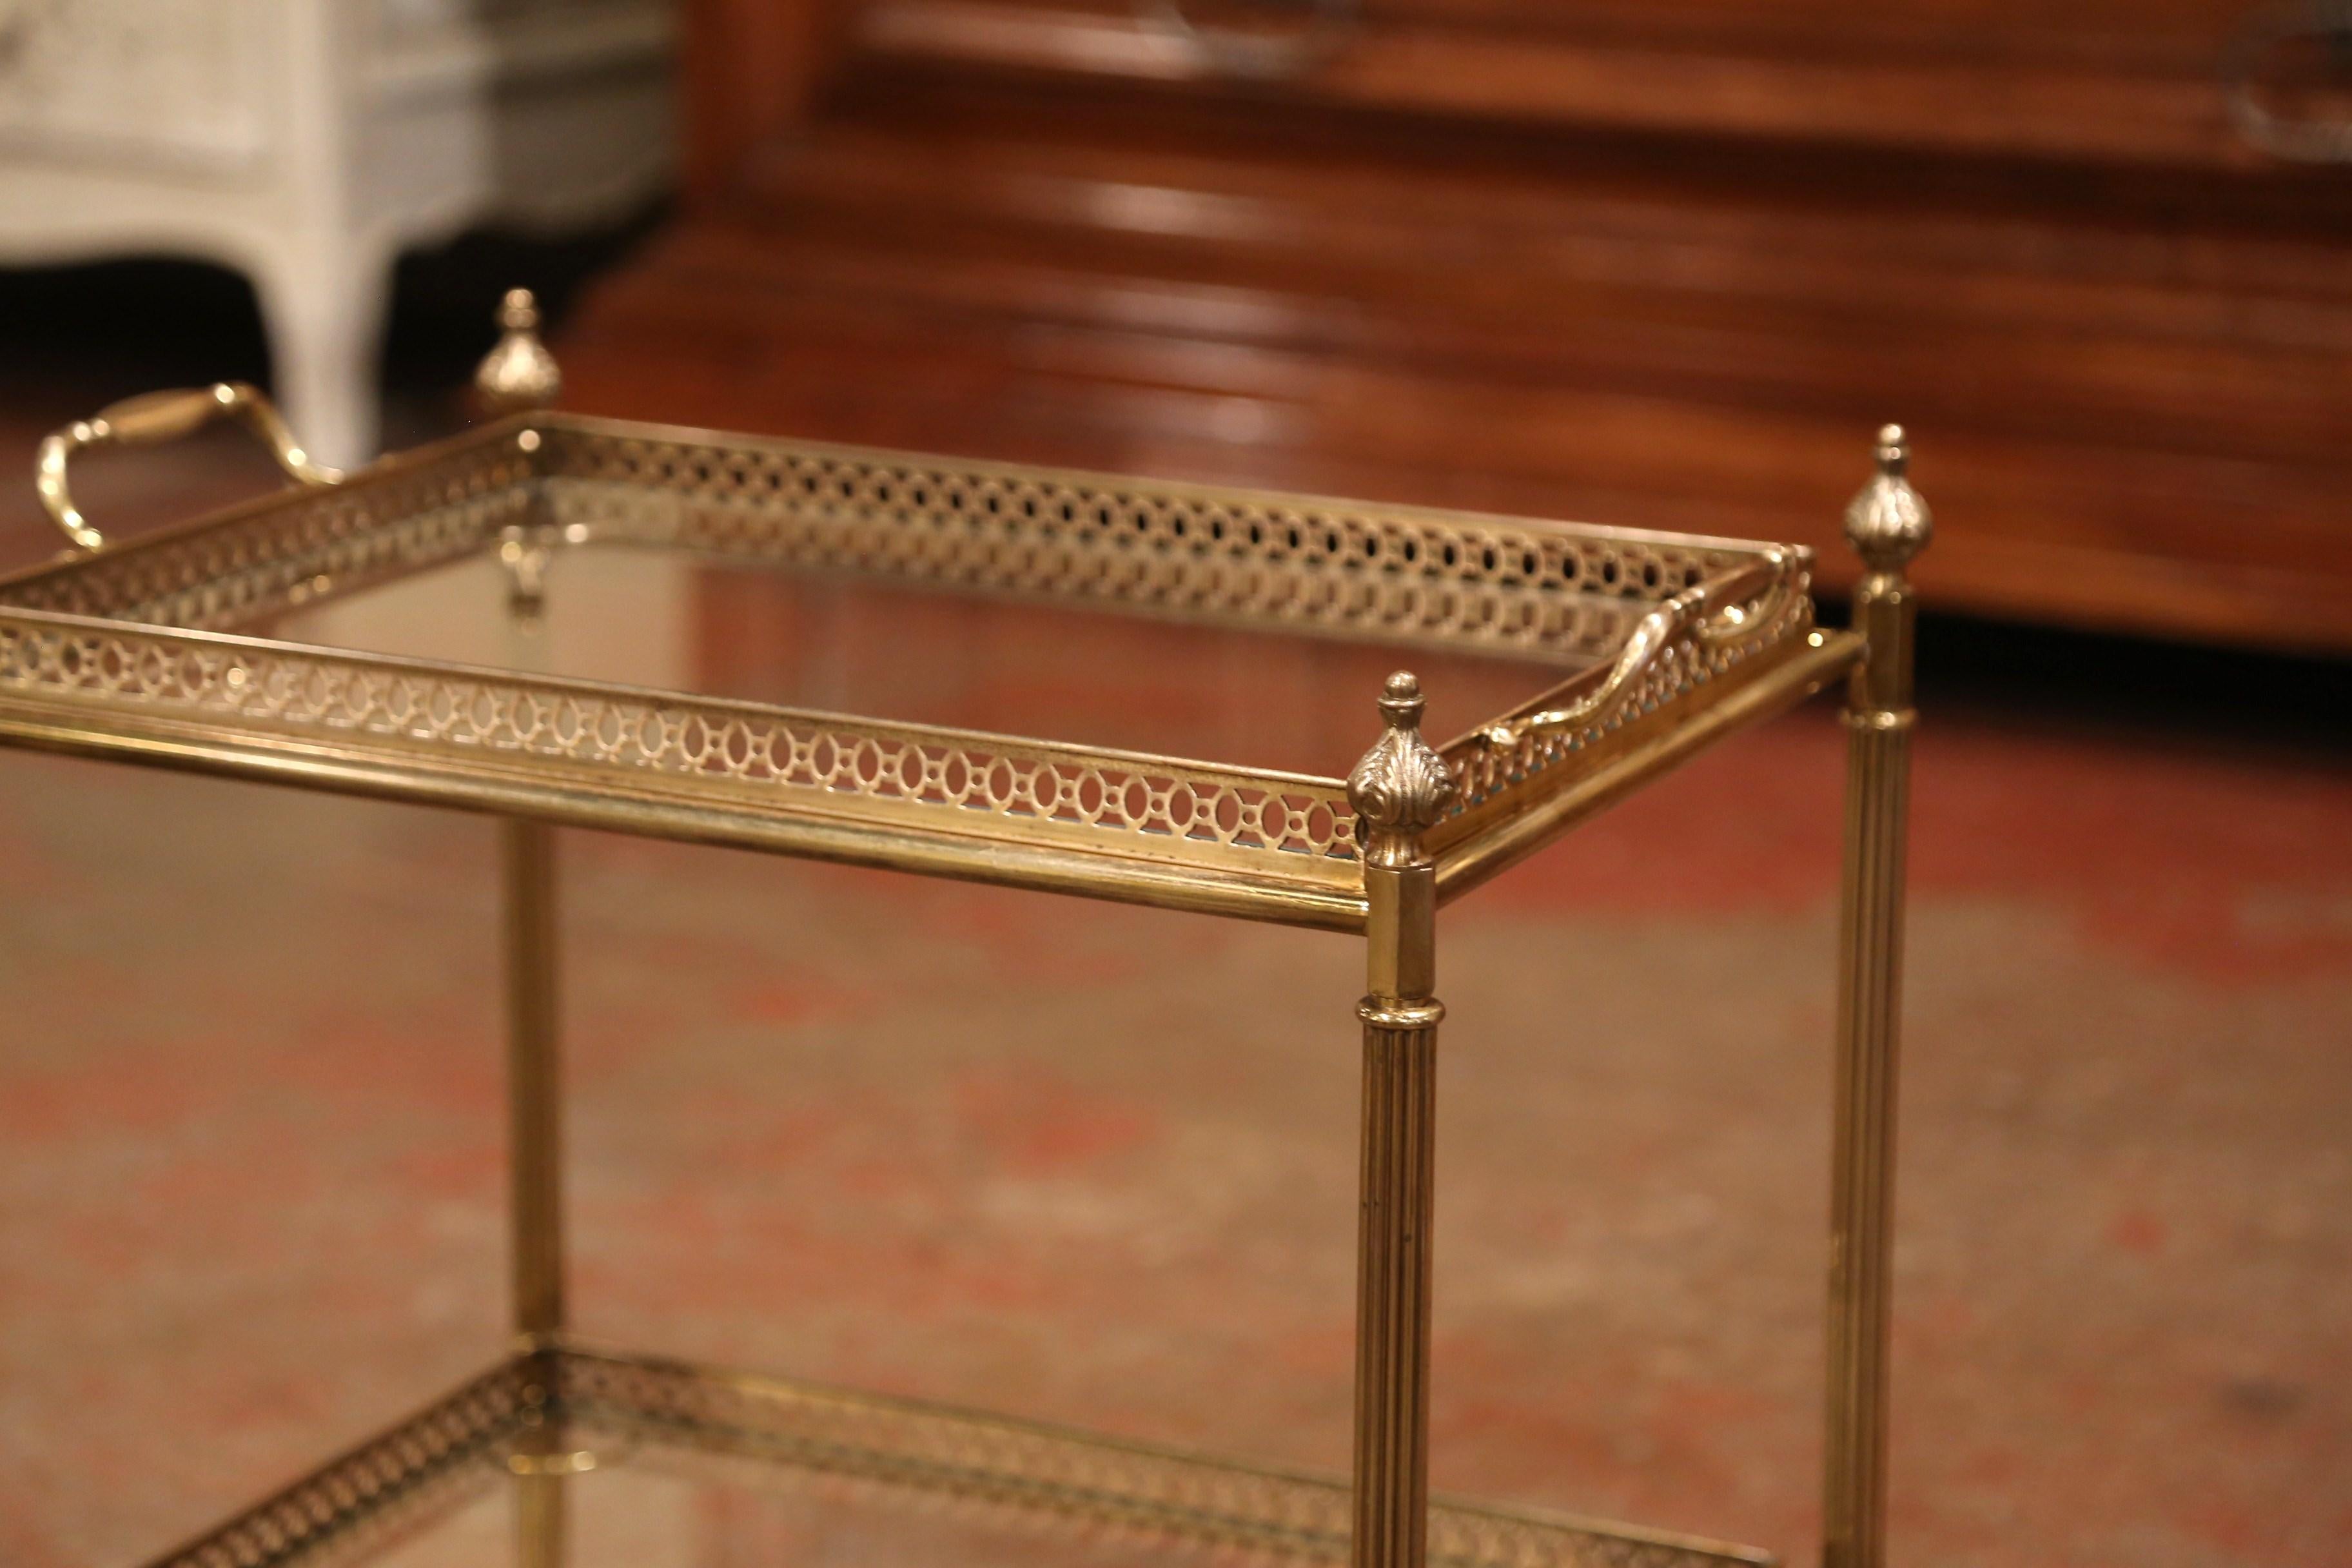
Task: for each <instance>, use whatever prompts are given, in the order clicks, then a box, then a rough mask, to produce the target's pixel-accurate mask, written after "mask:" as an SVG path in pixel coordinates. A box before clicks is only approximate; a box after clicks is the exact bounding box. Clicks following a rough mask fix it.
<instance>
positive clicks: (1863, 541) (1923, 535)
mask: <svg viewBox="0 0 2352 1568" xmlns="http://www.w3.org/2000/svg"><path fill="white" fill-rule="evenodd" d="M1910 468H1911V440H1910V437H1907V436H1906V435H1905V434H1904V433H1903V426H1900V425H1889V426H1885V427H1883V428H1882V429H1880V431H1879V432H1878V473H1877V474H1876V476H1875V477H1874V478H1873V479H1871V481H1870V482H1869V483H1868V484H1866V485H1864V486H1863V487H1862V489H1861V491H1860V493H1858V494H1857V495H1855V497H1854V498H1853V502H1852V503H1851V504H1849V505H1848V506H1847V507H1846V509H1845V536H1846V539H1847V540H1848V541H1849V542H1851V543H1852V544H1853V548H1854V552H1855V553H1856V554H1858V555H1860V556H1861V557H1862V559H1863V561H1864V563H1865V564H1866V565H1868V566H1869V567H1870V569H1871V570H1872V571H1874V572H1900V571H1901V570H1902V569H1903V568H1904V567H1906V566H1907V565H1909V564H1910V563H1911V558H1912V557H1913V556H1915V555H1916V554H1918V553H1919V552H1921V551H1922V550H1925V549H1926V548H1927V541H1928V539H1929V538H1930V536H1932V535H1933V534H1934V532H1935V531H1936V523H1935V517H1934V514H1932V513H1931V512H1929V511H1928V510H1927V501H1926V500H1924V499H1922V498H1921V496H1920V494H1919V492H1918V491H1917V490H1916V489H1912V488H1911V480H1910V479H1909V477H1908V475H1909V473H1910Z"/></svg>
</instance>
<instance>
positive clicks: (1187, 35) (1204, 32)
mask: <svg viewBox="0 0 2352 1568" xmlns="http://www.w3.org/2000/svg"><path fill="white" fill-rule="evenodd" d="M1261 4H1267V0H1261ZM1268 8H1269V9H1285V10H1291V11H1297V12H1301V13H1303V14H1304V16H1303V26H1301V27H1300V28H1299V30H1298V31H1297V32H1296V33H1292V34H1289V35H1287V36H1264V35H1258V34H1254V33H1247V32H1240V31H1236V30H1234V29H1233V28H1229V27H1214V26H1203V25H1202V24H1201V23H1199V22H1197V21H1195V20H1194V19H1193V17H1192V12H1191V11H1190V10H1188V9H1187V8H1186V0H1137V14H1138V15H1139V16H1141V17H1142V19H1143V20H1144V22H1145V23H1146V24H1147V25H1148V26H1151V27H1153V28H1154V29H1156V30H1157V31H1159V32H1160V33H1161V34H1163V35H1165V36H1166V37H1170V38H1172V39H1175V40H1176V41H1177V42H1179V43H1181V44H1182V45H1183V46H1184V47H1185V48H1186V49H1188V50H1189V51H1190V52H1191V53H1192V56H1193V58H1195V59H1197V60H1198V61H1200V63H1201V65H1202V67H1203V68H1206V69H1207V70H1208V71H1209V72H1211V73H1212V74H1213V75H1217V76H1225V77H1236V78H1239V79H1243V80H1245V81H1280V80H1282V79H1286V78H1288V77H1295V76H1301V75H1304V74H1305V73H1306V72H1307V70H1309V69H1310V68H1313V67H1315V66H1318V65H1320V64H1321V63H1322V62H1323V61H1324V60H1325V59H1326V58H1328V57H1329V56H1330V55H1332V54H1333V53H1334V52H1336V51H1337V50H1338V49H1339V46H1340V45H1341V44H1343V43H1344V42H1346V41H1347V38H1348V37H1349V34H1351V33H1353V32H1354V31H1355V30H1356V27H1357V26H1358V25H1359V24H1360V22H1361V21H1362V15H1361V12H1360V7H1359V0H1287V3H1286V4H1269V5H1268Z"/></svg>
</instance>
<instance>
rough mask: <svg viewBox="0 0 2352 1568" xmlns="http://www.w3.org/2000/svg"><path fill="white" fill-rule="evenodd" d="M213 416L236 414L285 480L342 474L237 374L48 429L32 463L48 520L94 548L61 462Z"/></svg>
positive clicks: (159, 436) (312, 480)
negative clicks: (318, 457) (308, 448)
mask: <svg viewBox="0 0 2352 1568" xmlns="http://www.w3.org/2000/svg"><path fill="white" fill-rule="evenodd" d="M215 419H235V420H236V421H237V422H238V423H239V424H241V425H243V426H245V427H246V428H247V429H248V430H251V431H252V432H253V433H254V434H255V435H256V436H258V437H261V439H262V441H263V442H264V443H265V444H266V445H267V446H268V447H269V450H270V454H271V455H272V456H273V457H275V458H277V459H278V467H279V468H283V469H285V470H286V474H287V477H288V478H289V479H296V480H299V482H301V483H303V484H306V485H331V484H333V483H334V482H335V481H336V480H338V479H341V478H342V477H343V476H342V474H341V471H340V470H339V469H335V468H327V467H324V466H323V465H321V464H318V463H314V462H312V461H311V460H310V454H309V453H307V452H305V451H303V450H302V448H301V447H300V445H299V444H298V443H297V442H296V441H295V439H294V432H292V431H291V430H289V429H288V428H287V427H286V421H285V420H283V419H281V418H279V417H278V410H277V408H276V406H275V405H272V404H271V403H270V401H269V399H268V398H267V397H265V396H263V395H262V394H261V392H260V389H258V388H257V387H253V386H248V385H247V384H245V383H244V382H241V381H224V382H220V383H218V384H215V385H212V386H190V387H179V388H175V389H173V390H172V391H170V392H148V393H142V394H141V395H139V396H137V397H126V398H124V399H123V400H122V401H121V402H120V403H116V404H110V405H108V406H107V407H105V408H102V409H100V411H99V412H98V413H97V415H95V416H92V417H91V418H89V419H78V420H76V421H75V422H74V423H73V424H71V425H68V426H66V427H65V428H64V429H62V430H58V431H54V432H52V433H51V434H50V435H48V436H47V437H45V438H44V439H43V440H42V442H41V453H40V456H39V458H37V459H36V460H35V462H34V468H33V484H34V488H35V489H38V490H39V491H40V492H41V504H42V505H43V506H45V507H47V509H48V512H49V517H50V520H51V521H54V522H56V524H57V525H58V528H60V529H62V530H64V531H65V536H66V537H67V538H68V539H70V540H72V541H73V542H74V544H75V546H76V547H77V548H79V549H82V550H97V549H100V548H102V547H103V546H104V545H105V543H106V536H105V535H103V534H101V533H100V532H99V531H98V530H96V529H94V528H92V527H91V526H90V525H89V521H88V520H87V519H85V518H84V517H83V516H82V514H81V513H80V511H79V510H77V509H76V508H75V506H74V503H73V497H72V495H71V494H70V493H69V492H68V490H67V489H66V465H67V464H68V463H69V462H71V461H72V460H73V458H74V454H75V453H77V452H82V451H87V450H88V449H89V448H90V447H117V446H120V447H147V446H152V445H154V444H155V443H157V442H159V441H175V440H177V439H179V438H180V437H183V436H186V435H189V434H191V433H193V432H194V431H196V430H198V429H201V428H202V427H203V426H205V425H208V424H210V423H211V422H212V421H214V420H215Z"/></svg>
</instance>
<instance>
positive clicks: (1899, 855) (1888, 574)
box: [1822, 426, 1928, 1568]
mask: <svg viewBox="0 0 2352 1568" xmlns="http://www.w3.org/2000/svg"><path fill="white" fill-rule="evenodd" d="M1908 461H1909V452H1908V448H1907V447H1906V444H1905V442H1904V440H1903V435H1902V432H1901V431H1900V430H1898V429H1895V427H1893V426H1889V427H1888V428H1887V430H1885V431H1884V432H1882V433H1881V435H1880V445H1879V467H1880V473H1879V477H1878V479H1876V480H1875V481H1874V483H1873V484H1872V485H1871V487H1870V488H1868V489H1864V491H1863V493H1862V494H1861V495H1860V496H1859V497H1857V498H1856V499H1855V501H1854V505H1853V510H1850V511H1849V512H1848V513H1847V516H1846V531H1847V533H1848V535H1849V536H1850V537H1851V538H1852V539H1853V542H1854V545H1855V547H1856V548H1857V549H1858V550H1859V551H1860V552H1862V555H1863V558H1864V563H1865V564H1866V565H1867V566H1868V567H1869V573H1868V575H1866V576H1865V577H1864V580H1863V583H1862V585H1861V587H1860V588H1858V589H1856V590H1855V593H1854V601H1853V609H1854V625H1855V626H1856V627H1857V628H1859V629H1860V630H1861V631H1862V633H1863V635H1864V637H1865V638H1866V639H1867V640H1868V645H1869V653H1868V656H1867V658H1866V661H1865V663H1864V666H1863V668H1860V669H1858V670H1856V671H1855V673H1854V679H1853V689H1852V692H1851V693H1850V695H1849V696H1848V698H1847V701H1846V710H1845V715H1844V717H1845V724H1846V731H1847V742H1846V745H1847V751H1846V816H1845V868H1844V878H1843V891H1842V897H1841V921H1840V938H1839V952H1838V1041H1837V1089H1836V1096H1837V1098H1836V1102H1835V1110H1834V1115H1835V1129H1834V1138H1835V1144H1834V1147H1833V1149H1832V1164H1831V1199H1830V1205H1831V1206H1830V1303H1829V1305H1830V1311H1829V1423H1828V1434H1827V1440H1826V1450H1825V1453H1824V1471H1825V1479H1824V1486H1823V1498H1822V1563H1823V1565H1824V1568H1883V1565H1884V1563H1885V1560H1886V1453H1887V1442H1886V1425H1887V1338H1888V1326H1889V1322H1890V1314H1889V1310H1888V1297H1889V1287H1890V1267H1889V1264H1890V1253H1891V1251H1892V1248H1893V1211H1894V1196H1895V1085H1896V1068H1897V1064H1898V1051H1897V1047H1898V1044H1899V1041H1900V1037H1901V1021H1902V978H1903V891H1904V841H1905V837H1906V826H1907V814H1908V810H1909V803H1910V780H1911V730H1912V721H1913V716H1914V715H1913V709H1912V705H1911V704H1912V688H1913V680H1912V651H1911V650H1912V634H1913V628H1914V626H1915V623H1916V618H1917V607H1916V602H1915V600H1914V597H1913V595H1912V590H1911V584H1910V583H1909V582H1908V581H1907V580H1906V577H1905V575H1904V568H1905V566H1906V564H1907V563H1909V561H1910V559H1911V558H1912V556H1913V555H1915V554H1916V552H1918V550H1919V549H1920V548H1921V547H1922V546H1924V545H1925V544H1926V542H1927V533H1928V519H1927V507H1926V505H1925V503H1924V502H1922V501H1921V500H1919V498H1918V496H1917V494H1916V492H1915V491H1914V490H1913V489H1911V486H1910V483H1909V481H1908V480H1907V479H1906V478H1905V469H1906V468H1907V466H1908Z"/></svg>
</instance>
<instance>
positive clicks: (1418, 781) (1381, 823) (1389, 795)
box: [1348, 669, 1454, 866]
mask: <svg viewBox="0 0 2352 1568" xmlns="http://www.w3.org/2000/svg"><path fill="white" fill-rule="evenodd" d="M1422 707H1423V702H1422V696H1421V682H1420V681H1419V680H1417V679H1414V678H1413V676H1412V672H1411V671H1409V670H1402V669H1401V670H1399V671H1397V672H1396V673H1395V674H1394V675H1391V676H1390V677H1389V679H1388V684H1387V686H1386V687H1385V688H1384V689H1382V690H1381V716H1382V717H1384V718H1385V719H1387V720H1388V722H1389V727H1388V732H1387V733H1386V734H1383V735H1382V736H1381V738H1380V739H1379V740H1378V741H1376V742H1373V743H1372V749H1371V750H1370V751H1369V752H1365V753H1364V756H1363V760H1362V761H1361V762H1360V763H1357V764H1356V768H1355V771H1354V772H1353V773H1349V775H1348V804H1349V805H1352V806H1354V807H1355V808H1356V815H1357V816H1358V817H1359V818H1360V819H1361V820H1362V823H1363V828H1364V859H1365V862H1366V863H1367V864H1369V865H1373V866H1405V865H1411V864H1413V863H1414V862H1416V861H1417V860H1418V859H1419V858H1420V847H1421V836H1422V835H1423V833H1424V832H1426V831H1428V830H1429V829H1430V828H1432V827H1434V826H1437V819H1438V817H1439V816H1441V815H1443V814H1444V810H1445V803H1446V802H1447V801H1448V800H1449V799H1451V798H1452V797H1453V795H1454V775H1453V774H1452V773H1450V772H1448V771H1447V769H1446V766H1445V759H1444V757H1441V756H1439V755H1438V754H1437V748H1436V747H1434V746H1433V745H1431V744H1430V743H1429V742H1427V741H1425V740H1423V739H1422V734H1421V712H1422Z"/></svg>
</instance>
